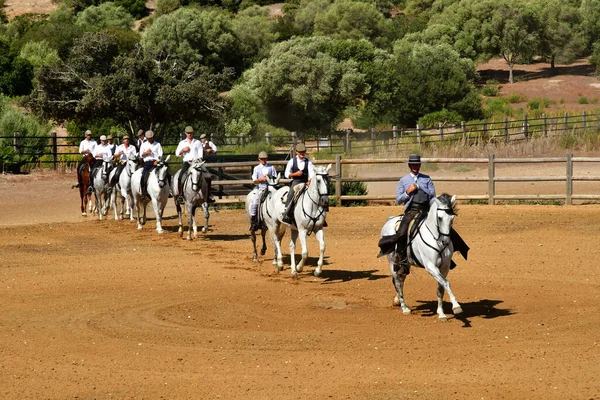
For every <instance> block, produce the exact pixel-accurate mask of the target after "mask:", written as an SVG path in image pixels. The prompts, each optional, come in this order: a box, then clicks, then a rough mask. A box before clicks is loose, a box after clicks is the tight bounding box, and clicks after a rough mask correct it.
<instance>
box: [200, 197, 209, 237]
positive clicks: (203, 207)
mask: <svg viewBox="0 0 600 400" xmlns="http://www.w3.org/2000/svg"><path fill="white" fill-rule="evenodd" d="M202 211H204V227H203V228H202V233H206V232H208V219H209V218H210V211H208V203H207V202H204V203H202Z"/></svg>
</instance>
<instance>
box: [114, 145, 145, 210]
mask: <svg viewBox="0 0 600 400" xmlns="http://www.w3.org/2000/svg"><path fill="white" fill-rule="evenodd" d="M137 166H138V157H137V156H136V157H134V158H131V159H128V160H127V161H126V163H125V168H123V171H121V175H119V181H118V182H117V184H116V185H115V187H114V188H113V191H112V196H111V202H112V205H113V208H114V210H115V220H117V219H123V215H125V216H129V219H130V220H131V221H133V220H134V219H135V218H134V215H133V194H132V192H131V177H132V176H133V173H134V172H135V171H136V169H137ZM116 172H117V169H116V168H115V169H114V170H113V171H112V172H111V173H110V181H111V182H112V179H113V176H114V174H115V173H116ZM119 195H120V200H121V201H120V204H121V207H120V210H121V212H120V213H119V207H118V204H117V198H118V197H119ZM125 205H126V206H125Z"/></svg>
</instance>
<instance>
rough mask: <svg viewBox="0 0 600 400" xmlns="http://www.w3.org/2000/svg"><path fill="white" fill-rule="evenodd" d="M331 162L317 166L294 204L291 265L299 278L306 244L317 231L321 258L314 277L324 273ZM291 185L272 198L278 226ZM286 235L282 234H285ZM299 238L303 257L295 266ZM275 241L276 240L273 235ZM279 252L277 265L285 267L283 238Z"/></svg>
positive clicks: (298, 186) (276, 228)
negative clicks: (308, 237) (308, 183)
mask: <svg viewBox="0 0 600 400" xmlns="http://www.w3.org/2000/svg"><path fill="white" fill-rule="evenodd" d="M330 169H331V164H329V165H328V166H327V167H320V166H315V177H314V179H313V181H312V183H311V184H310V186H308V187H307V188H306V190H304V191H303V192H302V194H300V195H299V197H298V200H297V202H296V204H295V206H294V211H293V215H294V221H295V222H294V224H293V225H292V227H291V229H292V238H291V240H290V264H291V267H292V277H294V278H296V277H298V272H302V269H303V268H304V263H305V262H306V259H307V258H308V247H307V244H306V237H307V236H308V235H310V234H311V233H313V232H314V234H315V237H316V238H317V241H318V242H319V250H320V254H319V261H318V262H317V268H316V269H315V272H314V274H315V276H319V275H321V270H322V267H323V256H324V254H325V237H324V232H323V226H324V224H325V216H326V214H327V209H328V208H329V188H328V185H329V170H330ZM296 188H302V185H297V186H296ZM288 190H289V187H285V188H281V189H279V190H278V191H277V193H275V195H274V197H273V206H274V209H275V210H276V211H275V213H276V215H277V225H280V224H283V222H281V220H282V218H283V214H284V213H285V199H286V198H287V192H288ZM280 229H281V227H280V226H277V227H275V230H274V232H279V231H280ZM282 236H283V234H282ZM298 238H300V244H301V245H302V258H301V260H300V262H299V263H298V265H296V259H295V254H294V251H295V249H296V239H298ZM273 240H276V238H275V237H274V239H273ZM276 250H277V252H278V254H277V266H278V268H279V266H280V265H281V267H283V262H282V261H281V258H282V255H281V241H280V240H279V242H278V243H276Z"/></svg>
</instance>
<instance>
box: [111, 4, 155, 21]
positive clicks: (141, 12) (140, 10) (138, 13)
mask: <svg viewBox="0 0 600 400" xmlns="http://www.w3.org/2000/svg"><path fill="white" fill-rule="evenodd" d="M115 5H116V6H119V7H123V8H124V9H125V10H127V12H128V13H129V14H131V15H133V16H134V18H136V19H140V18H142V17H144V16H146V15H148V9H147V8H146V0H115Z"/></svg>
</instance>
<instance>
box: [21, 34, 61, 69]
mask: <svg viewBox="0 0 600 400" xmlns="http://www.w3.org/2000/svg"><path fill="white" fill-rule="evenodd" d="M19 56H20V57H21V58H24V59H25V60H27V61H29V63H30V64H31V65H32V66H33V68H39V67H42V66H44V65H53V64H57V63H59V62H60V57H59V56H58V52H57V51H56V50H55V49H53V48H51V47H50V46H49V45H48V42H46V41H45V40H42V41H41V42H29V43H27V44H26V45H25V46H23V48H22V49H21V53H20V54H19Z"/></svg>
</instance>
